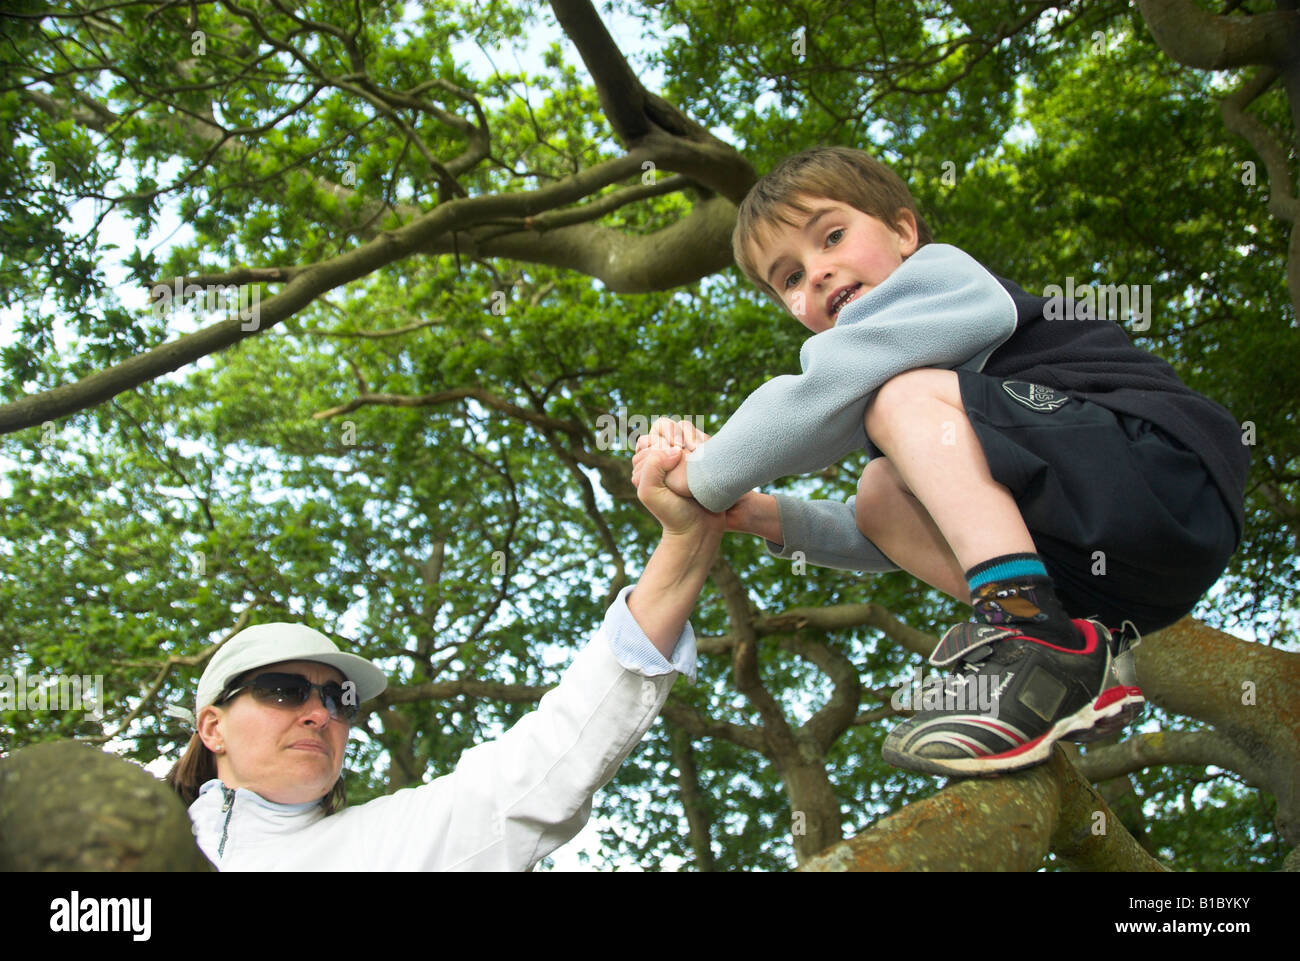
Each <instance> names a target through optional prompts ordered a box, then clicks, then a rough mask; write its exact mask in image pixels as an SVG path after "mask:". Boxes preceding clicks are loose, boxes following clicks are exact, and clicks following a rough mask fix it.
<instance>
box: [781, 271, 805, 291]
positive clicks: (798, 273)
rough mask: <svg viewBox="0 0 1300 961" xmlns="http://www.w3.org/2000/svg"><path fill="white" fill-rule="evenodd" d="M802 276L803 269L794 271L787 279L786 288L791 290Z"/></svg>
mask: <svg viewBox="0 0 1300 961" xmlns="http://www.w3.org/2000/svg"><path fill="white" fill-rule="evenodd" d="M802 276H803V271H802V270H796V271H795V272H794V273H792V274H791V275H790V276H789V277H787V278H786V279H785V289H786V290H789V289H790V288H791V287H793V286H794V285H795V284H797V283H799V278H800V277H802Z"/></svg>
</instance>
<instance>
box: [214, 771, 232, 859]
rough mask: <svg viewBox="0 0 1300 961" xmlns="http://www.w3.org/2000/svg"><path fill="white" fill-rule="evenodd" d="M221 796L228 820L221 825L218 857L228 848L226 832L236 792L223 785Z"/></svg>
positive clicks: (228, 827) (222, 808)
mask: <svg viewBox="0 0 1300 961" xmlns="http://www.w3.org/2000/svg"><path fill="white" fill-rule="evenodd" d="M221 796H222V798H224V800H223V801H222V802H221V810H222V811H224V812H225V813H226V821H225V823H224V824H222V825H221V843H220V844H218V845H217V857H221V856H222V854H223V852H224V851H225V850H226V832H227V831H228V830H229V829H230V815H231V814H233V813H234V808H235V792H234V791H232V790H230V789H229V788H227V787H226V786H225V785H224V784H223V785H221Z"/></svg>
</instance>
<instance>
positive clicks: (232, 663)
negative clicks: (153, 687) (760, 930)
mask: <svg viewBox="0 0 1300 961" xmlns="http://www.w3.org/2000/svg"><path fill="white" fill-rule="evenodd" d="M678 440H679V441H680V438H678ZM681 456H682V451H681V449H680V448H676V447H673V448H665V449H659V450H654V451H651V452H650V453H649V454H648V455H640V456H639V458H638V462H637V463H638V474H637V476H636V477H635V478H634V481H635V482H636V483H637V496H638V497H639V498H640V500H641V502H642V503H643V504H645V505H646V507H647V508H649V510H650V511H651V513H653V514H654V516H655V517H656V518H657V519H658V521H659V522H660V524H661V525H662V527H663V536H662V538H661V539H660V542H659V545H658V546H657V547H656V548H655V552H654V554H653V555H652V556H651V558H650V561H649V563H647V565H646V569H645V572H644V574H643V575H642V577H641V580H640V581H639V583H637V584H636V585H635V586H634V587H631V588H626V589H625V590H624V591H623V592H622V593H621V594H620V595H619V597H618V599H617V600H616V601H615V602H614V604H613V605H612V606H611V607H610V609H609V611H608V612H607V613H606V616H605V621H604V624H603V625H602V626H601V627H600V629H599V630H598V631H597V632H596V635H595V637H594V638H593V639H592V641H591V642H590V643H589V644H588V645H587V646H586V648H584V649H583V650H582V651H581V652H580V653H579V654H578V656H577V657H576V658H575V659H574V662H573V664H572V665H571V666H570V667H569V669H568V670H567V671H566V672H565V673H564V677H563V678H562V679H561V681H560V684H559V685H558V686H557V687H556V688H555V689H553V690H552V691H550V692H548V693H547V694H546V695H545V696H544V697H543V698H542V700H541V702H540V703H539V704H538V707H537V710H535V711H533V712H532V713H531V714H529V715H527V716H526V717H524V718H523V719H522V720H520V721H519V722H518V723H517V724H515V726H514V727H512V728H511V729H510V730H509V731H507V732H506V733H505V734H504V735H502V736H501V737H500V738H498V739H497V740H496V741H493V742H490V743H488V744H482V745H479V746H478V747H475V748H472V749H470V750H469V751H466V752H465V754H464V755H462V757H461V759H460V763H459V764H458V765H457V766H456V770H455V771H453V772H452V773H451V774H448V775H446V776H444V777H441V778H438V779H437V780H435V781H433V782H431V783H429V784H424V785H421V786H419V787H415V788H407V789H405V790H401V791H397V792H396V793H394V794H390V795H387V796H385V797H381V798H376V799H375V800H373V801H370V802H368V803H366V804H362V805H359V806H357V807H351V808H344V807H342V798H343V794H342V783H343V782H342V778H341V777H340V770H341V768H342V764H343V753H344V745H345V742H346V741H347V733H348V722H349V720H350V718H351V717H352V716H353V715H355V713H356V705H358V704H359V703H361V702H363V701H365V700H367V699H369V698H371V697H374V696H375V695H377V694H379V693H380V692H381V691H382V690H383V689H384V687H385V685H386V680H385V678H384V675H383V673H382V672H381V671H380V670H379V669H378V668H376V667H375V666H374V665H372V664H370V663H369V662H368V661H366V660H364V659H363V658H359V657H356V656H354V655H351V654H344V653H341V652H339V651H338V649H337V648H336V647H335V646H334V645H333V644H332V643H331V642H330V641H329V639H328V638H326V637H325V636H324V635H321V634H318V633H317V632H315V631H312V630H310V629H309V628H305V627H302V626H301V625H292V624H265V625H259V626H257V627H253V628H249V629H247V630H245V631H242V632H240V633H239V634H237V635H236V636H235V637H233V638H231V639H230V640H229V641H227V642H226V644H225V645H223V646H222V648H221V650H219V651H218V652H217V653H216V654H215V655H214V656H213V657H212V659H211V660H210V661H209V663H208V666H207V668H206V669H205V670H204V672H203V676H202V678H200V680H199V688H198V694H197V696H196V707H195V716H196V718H197V724H196V733H195V735H194V736H193V738H191V740H190V745H189V747H188V748H187V749H186V752H185V755H184V756H183V757H182V758H181V760H180V761H178V762H177V763H176V765H175V766H174V767H173V768H172V770H171V772H170V773H169V774H168V776H167V781H168V783H169V784H171V785H172V787H173V788H174V789H175V790H176V792H177V793H178V794H179V795H180V796H181V797H182V799H184V800H185V801H186V803H187V804H189V814H190V820H191V822H192V823H193V827H194V833H195V836H196V838H197V840H198V844H199V847H200V848H201V849H202V850H203V852H204V854H205V855H207V857H208V859H209V860H211V861H212V862H213V863H214V864H215V865H216V866H217V867H218V868H219V869H220V870H223V871H225V870H335V869H339V868H347V869H348V870H478V871H482V870H506V871H526V870H530V869H531V868H532V867H533V865H534V864H536V863H537V862H538V861H539V860H541V859H542V858H543V857H545V856H546V855H547V854H549V853H550V852H551V851H553V850H555V849H556V848H557V847H559V846H560V845H561V844H564V843H565V842H566V841H568V840H569V839H570V838H572V837H573V836H574V835H575V834H576V833H577V832H578V831H579V830H580V829H581V828H582V826H583V824H585V823H586V821H587V817H588V815H589V814H590V812H591V797H592V795H593V794H594V793H595V791H596V790H597V789H598V788H600V787H601V786H602V785H603V784H605V783H606V782H607V781H608V780H609V779H610V778H611V777H613V775H614V772H615V771H616V770H617V768H618V766H619V764H621V763H622V761H623V759H624V758H625V757H626V756H627V755H628V753H629V752H630V751H631V750H632V748H633V747H635V746H636V744H637V742H639V741H640V740H641V738H642V736H644V734H645V732H646V730H647V729H648V728H649V727H650V725H651V723H652V722H653V721H654V719H655V717H656V716H657V715H658V713H659V710H660V708H661V707H662V706H663V702H664V701H665V699H667V697H668V690H669V688H671V687H672V683H673V680H674V679H675V678H676V676H677V674H678V673H684V674H687V675H688V676H693V675H694V671H695V636H694V633H693V632H692V630H691V627H690V624H689V623H688V622H687V617H688V616H689V614H690V612H691V610H692V608H693V607H694V606H695V602H696V600H697V598H698V596H699V591H700V588H701V587H702V586H703V584H704V579H705V577H706V576H707V574H708V570H709V565H710V562H711V561H712V558H713V554H714V552H715V551H716V549H717V546H718V542H719V540H720V539H721V537H722V531H723V516H722V515H720V514H711V513H709V512H708V511H706V510H704V509H703V508H701V507H700V506H699V505H698V504H697V503H695V501H693V500H690V499H688V498H682V497H679V496H677V495H676V494H674V493H672V492H671V491H669V490H668V488H667V487H665V486H664V482H663V481H664V475H665V473H666V472H667V471H669V470H671V469H672V468H673V467H674V466H676V464H677V462H678V460H679V459H680V457H681Z"/></svg>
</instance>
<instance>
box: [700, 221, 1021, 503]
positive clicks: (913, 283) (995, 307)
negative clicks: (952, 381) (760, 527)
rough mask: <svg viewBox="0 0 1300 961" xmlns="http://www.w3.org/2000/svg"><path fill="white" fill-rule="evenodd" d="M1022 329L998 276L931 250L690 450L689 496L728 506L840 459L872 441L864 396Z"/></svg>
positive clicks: (979, 358)
mask: <svg viewBox="0 0 1300 961" xmlns="http://www.w3.org/2000/svg"><path fill="white" fill-rule="evenodd" d="M1015 329H1016V308H1015V304H1014V303H1013V302H1012V300H1011V295H1010V294H1008V293H1007V292H1006V290H1005V289H1004V288H1003V286H1002V285H1001V284H1000V283H998V281H997V280H996V279H995V278H994V276H993V275H992V274H990V273H989V272H988V271H987V270H985V269H984V268H983V267H982V266H980V264H979V263H978V262H977V261H975V259H974V258H972V257H971V256H970V255H969V254H967V253H965V252H964V251H961V250H958V249H957V248H956V247H952V246H949V245H948V244H927V245H926V246H924V247H922V248H921V249H920V250H918V251H917V252H916V253H914V254H913V255H912V256H911V257H909V258H908V259H907V260H905V261H904V262H903V264H902V265H901V266H900V267H899V268H898V269H897V270H895V271H894V272H893V273H892V274H890V275H889V276H888V277H887V278H886V279H885V282H884V283H882V284H881V285H880V286H879V287H876V288H875V289H873V290H870V291H868V292H867V293H866V294H864V295H862V296H861V297H859V298H858V299H857V300H855V301H853V302H852V303H850V304H849V305H848V306H847V307H845V308H844V309H843V310H842V311H840V316H839V319H838V320H837V321H836V323H835V326H834V327H833V328H831V329H830V330H824V331H822V332H821V333H820V334H814V335H813V336H812V337H809V338H808V340H806V341H805V342H804V345H803V349H802V350H801V351H800V352H799V363H800V366H801V367H802V369H803V373H802V374H784V375H782V376H780V377H774V378H773V379H772V380H769V381H768V382H767V383H765V384H763V385H762V386H761V387H759V388H758V390H756V391H754V392H753V393H752V394H750V395H749V396H748V397H747V398H745V402H744V403H743V404H741V405H740V409H739V410H737V411H736V413H735V414H734V415H732V417H731V419H730V420H728V421H727V423H726V424H724V425H723V427H722V429H721V430H719V431H718V432H717V434H715V435H714V436H713V437H711V438H710V439H709V440H707V441H705V442H704V443H703V444H701V445H700V446H699V447H698V448H697V449H696V450H695V451H693V452H692V453H690V454H689V455H687V460H686V481H687V483H688V484H689V485H690V488H691V493H692V494H693V495H694V496H695V499H696V500H698V501H699V502H700V503H701V504H703V505H704V506H705V507H707V508H708V509H709V510H711V511H723V510H726V509H727V508H728V507H730V506H731V505H732V504H734V503H735V502H736V501H737V500H739V499H740V496H741V495H742V494H744V493H745V492H746V491H749V490H751V489H752V488H754V487H758V486H760V485H762V484H767V483H770V482H772V481H774V480H776V479H777V478H780V477H788V476H790V475H792V474H806V473H809V472H811V471H815V470H820V469H821V468H823V467H826V466H827V465H829V464H834V463H835V462H836V461H838V460H840V459H841V458H842V457H844V456H845V455H846V454H848V453H850V452H851V451H854V450H861V449H862V448H864V447H865V446H866V443H867V432H866V429H865V427H863V424H862V419H863V416H864V415H865V414H866V409H867V401H868V400H870V399H871V395H872V394H874V393H875V392H876V390H878V389H879V388H880V386H881V385H882V384H884V383H885V382H886V381H887V380H889V379H890V378H891V377H894V376H896V375H898V374H901V373H903V372H904V371H907V370H913V369H915V368H917V367H944V368H953V367H957V366H960V365H963V364H970V363H975V364H977V365H982V363H983V361H984V360H985V359H987V357H988V355H989V354H990V353H992V352H993V350H994V349H996V348H997V347H998V346H1000V345H1001V344H1002V343H1003V342H1004V341H1005V340H1006V339H1007V338H1008V337H1010V336H1011V335H1012V334H1013V333H1014V332H1015Z"/></svg>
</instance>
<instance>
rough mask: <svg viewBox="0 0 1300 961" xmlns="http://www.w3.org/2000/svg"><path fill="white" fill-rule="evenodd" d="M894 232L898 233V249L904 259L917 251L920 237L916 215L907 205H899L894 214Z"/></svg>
mask: <svg viewBox="0 0 1300 961" xmlns="http://www.w3.org/2000/svg"><path fill="white" fill-rule="evenodd" d="M894 223H895V226H894V233H896V234H898V249H899V252H900V253H901V254H902V255H903V257H904V259H906V258H908V257H910V256H912V254H914V253H916V248H917V241H918V239H919V237H920V235H919V233H918V232H917V229H916V215H915V214H913V213H912V211H910V210H908V209H907V208H906V207H899V208H898V210H897V212H896V213H895V214H894Z"/></svg>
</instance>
